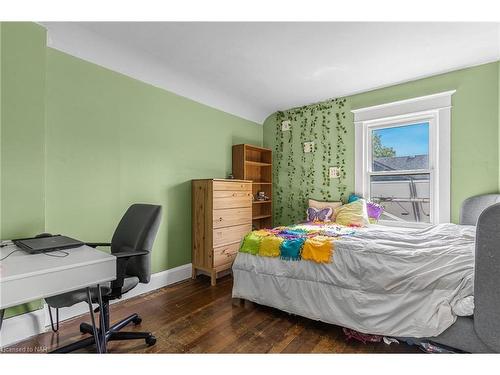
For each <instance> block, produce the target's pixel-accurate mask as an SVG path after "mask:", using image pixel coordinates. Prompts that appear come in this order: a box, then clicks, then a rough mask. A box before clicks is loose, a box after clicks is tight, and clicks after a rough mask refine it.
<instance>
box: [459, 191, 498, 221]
mask: <svg viewBox="0 0 500 375" xmlns="http://www.w3.org/2000/svg"><path fill="white" fill-rule="evenodd" d="M495 203H500V194H483V195H476V196H475V197H470V198H467V199H466V200H464V202H463V203H462V207H461V208H460V224H462V225H476V223H477V219H478V218H479V215H481V212H483V210H484V209H485V208H487V207H489V206H491V205H492V204H495Z"/></svg>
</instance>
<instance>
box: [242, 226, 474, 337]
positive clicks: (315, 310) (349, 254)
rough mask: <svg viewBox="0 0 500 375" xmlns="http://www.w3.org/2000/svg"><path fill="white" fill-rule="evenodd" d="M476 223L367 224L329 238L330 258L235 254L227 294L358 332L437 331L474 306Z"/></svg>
mask: <svg viewBox="0 0 500 375" xmlns="http://www.w3.org/2000/svg"><path fill="white" fill-rule="evenodd" d="M474 240H475V227H472V226H459V225H455V224H440V225H436V226H432V227H429V228H426V229H417V230H408V229H397V228H393V227H392V228H388V227H383V226H378V225H374V226H370V227H368V228H365V229H361V230H359V232H358V233H357V234H356V235H354V236H347V237H343V238H341V239H339V240H336V241H335V242H334V246H335V251H334V254H333V262H332V263H330V264H317V263H313V262H309V261H298V262H294V261H285V260H281V259H279V258H266V257H259V256H254V255H250V254H244V253H239V254H238V256H237V258H236V260H235V263H234V265H233V271H234V287H233V296H234V297H239V298H246V299H249V300H252V301H255V302H257V303H261V304H264V305H269V306H273V307H276V308H279V309H282V310H284V311H288V312H291V313H295V314H299V315H303V316H306V317H309V318H312V319H317V320H322V321H325V322H328V323H333V324H337V325H340V326H343V327H348V328H352V329H355V330H358V331H361V332H365V333H372V334H380V335H386V336H407V337H430V336H437V335H439V334H440V333H441V332H443V331H444V330H445V329H446V328H448V327H449V326H450V325H452V324H453V323H454V322H455V320H456V316H457V315H471V314H472V309H473V297H472V295H473V274H474Z"/></svg>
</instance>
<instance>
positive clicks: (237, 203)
mask: <svg viewBox="0 0 500 375" xmlns="http://www.w3.org/2000/svg"><path fill="white" fill-rule="evenodd" d="M251 230H252V182H251V181H245V180H234V179H233V180H228V179H226V180H223V179H210V180H193V181H192V263H193V279H194V278H196V275H197V272H198V271H202V272H205V273H208V274H209V275H210V277H211V282H212V285H215V282H216V278H217V273H218V272H221V271H225V270H227V269H230V268H231V265H232V264H233V260H234V258H235V257H236V253H237V252H238V249H239V247H240V242H241V240H242V239H243V237H244V236H245V235H246V234H247V233H248V232H250V231H251Z"/></svg>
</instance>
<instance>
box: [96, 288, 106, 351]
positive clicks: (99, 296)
mask: <svg viewBox="0 0 500 375" xmlns="http://www.w3.org/2000/svg"><path fill="white" fill-rule="evenodd" d="M97 300H98V302H99V330H100V331H101V335H102V337H101V344H100V345H101V351H102V353H106V352H107V349H106V344H107V342H106V341H107V339H106V335H107V332H108V329H109V327H107V323H106V320H107V318H106V317H105V316H104V314H106V311H105V310H104V305H103V303H102V294H101V287H100V286H99V284H97Z"/></svg>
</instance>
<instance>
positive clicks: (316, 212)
mask: <svg viewBox="0 0 500 375" xmlns="http://www.w3.org/2000/svg"><path fill="white" fill-rule="evenodd" d="M332 214H333V210H332V208H331V207H326V208H322V209H318V208H314V207H309V208H308V209H307V221H330V220H331V218H332Z"/></svg>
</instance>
